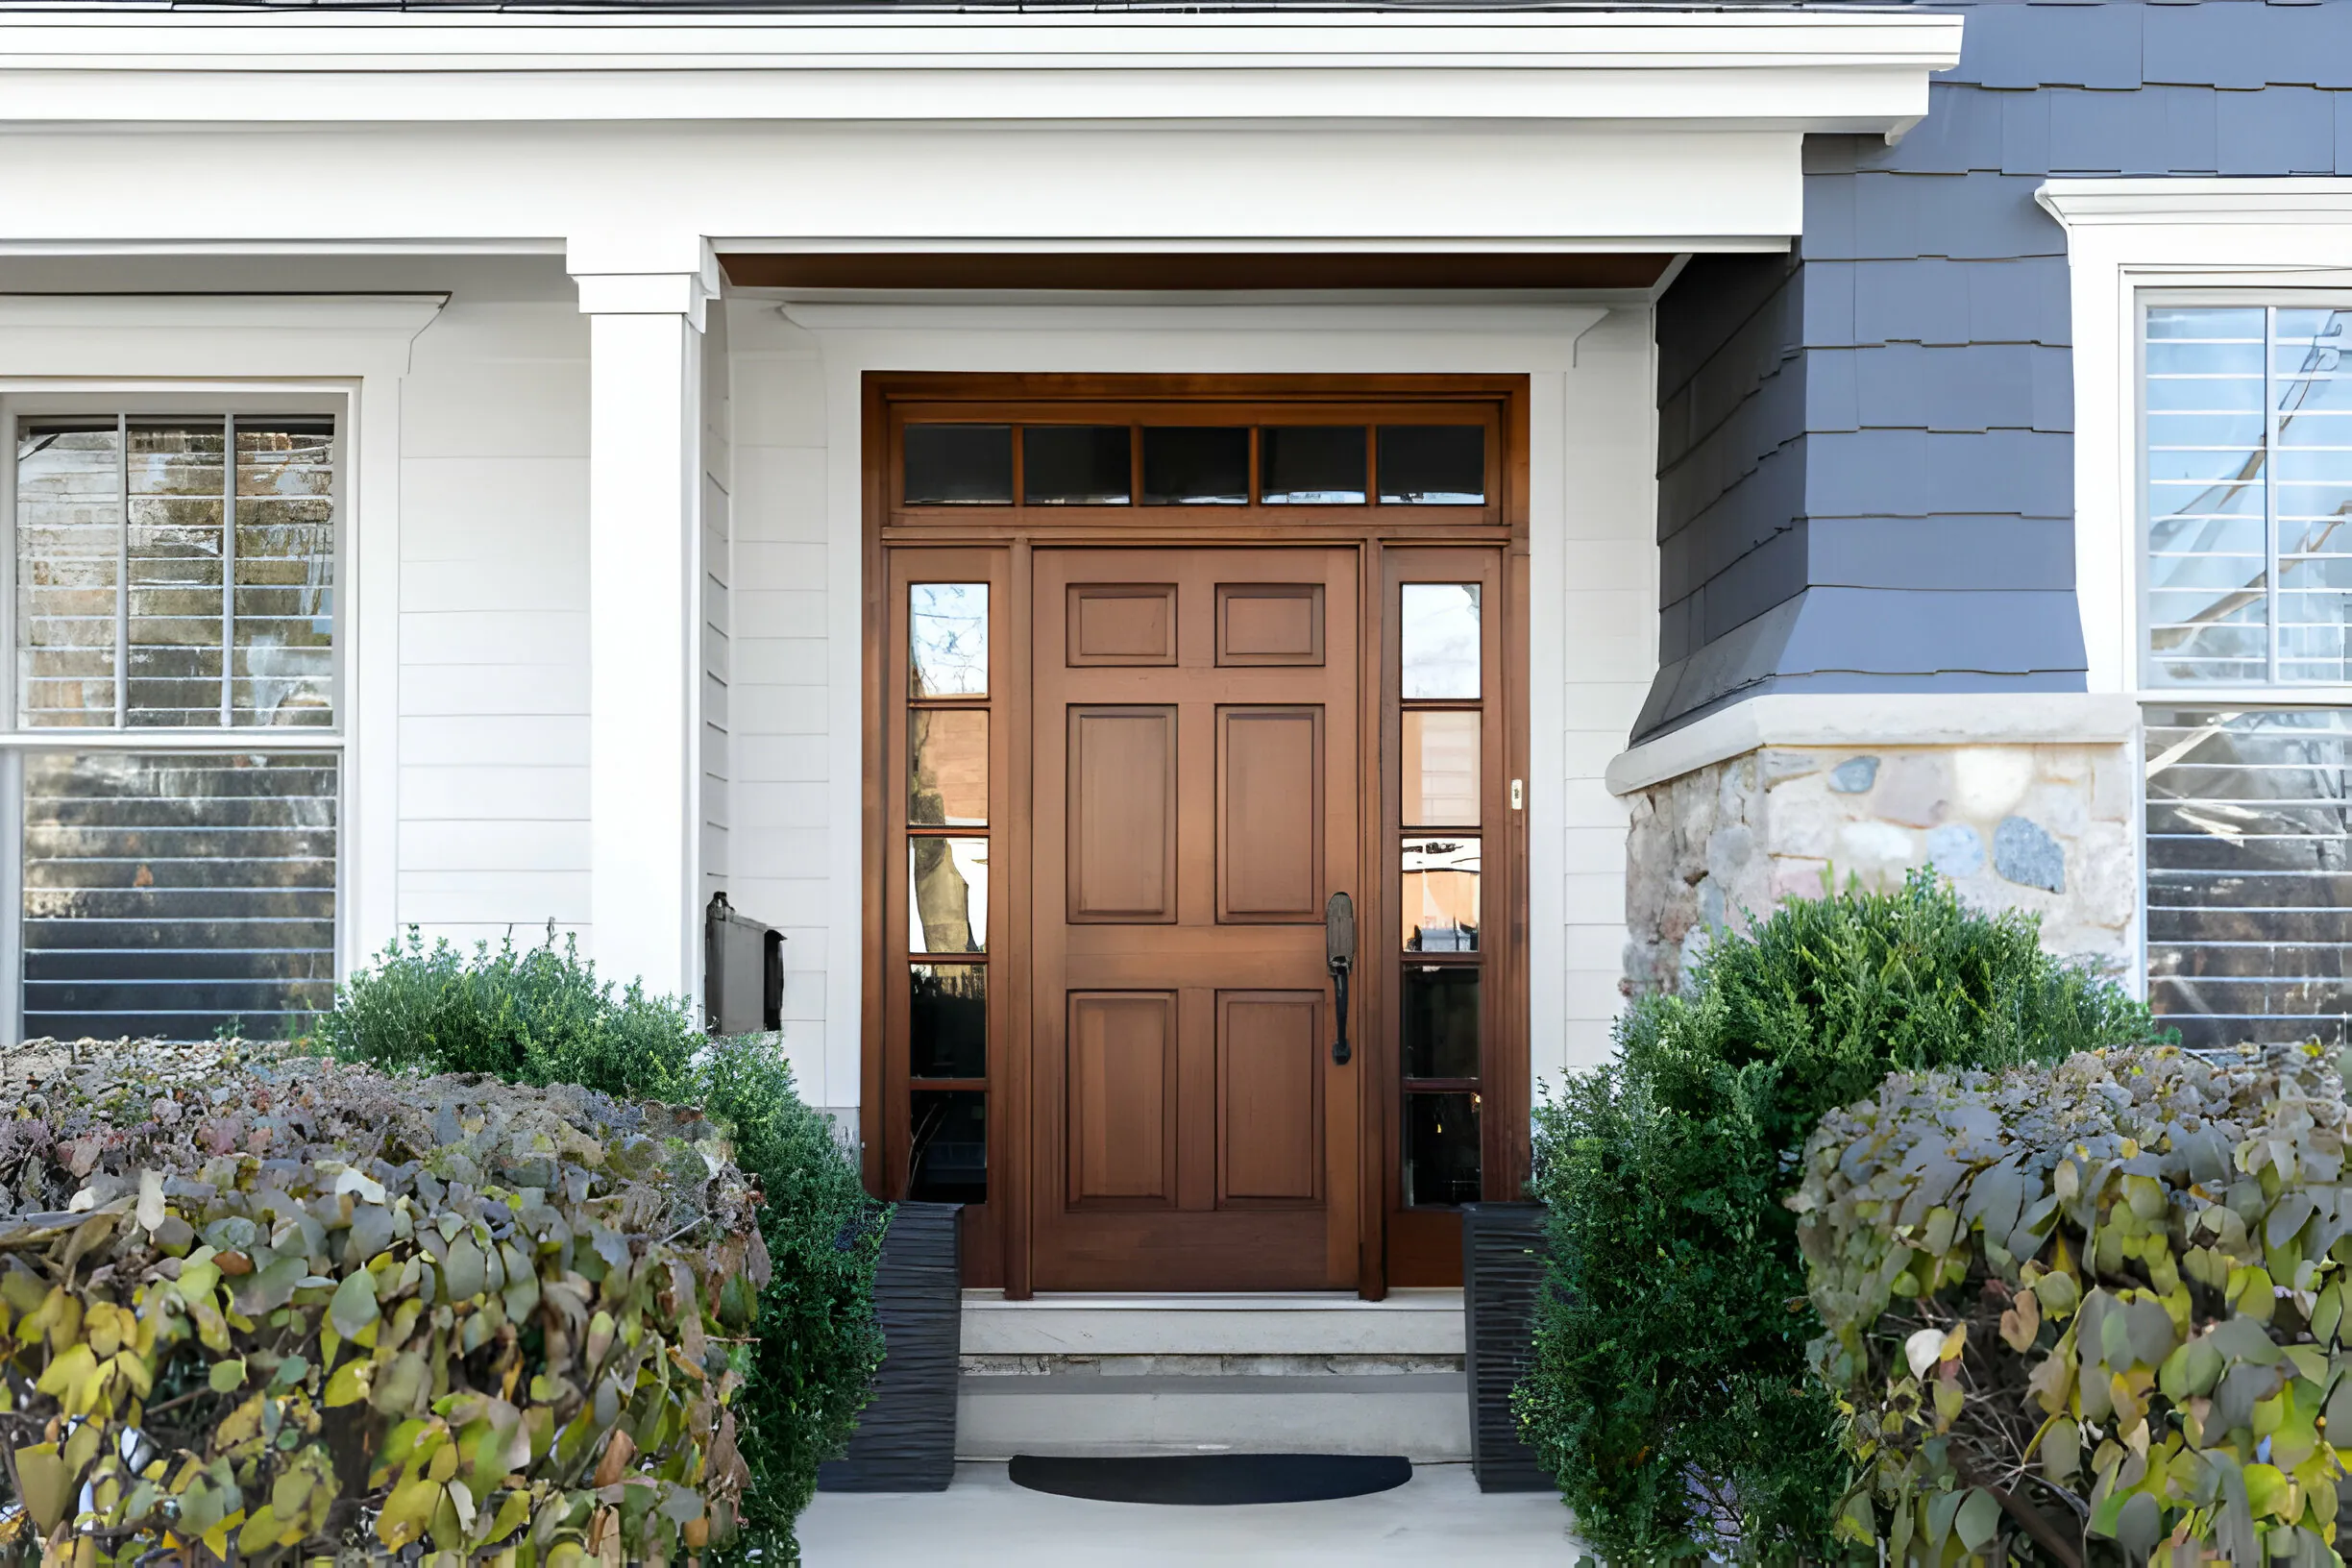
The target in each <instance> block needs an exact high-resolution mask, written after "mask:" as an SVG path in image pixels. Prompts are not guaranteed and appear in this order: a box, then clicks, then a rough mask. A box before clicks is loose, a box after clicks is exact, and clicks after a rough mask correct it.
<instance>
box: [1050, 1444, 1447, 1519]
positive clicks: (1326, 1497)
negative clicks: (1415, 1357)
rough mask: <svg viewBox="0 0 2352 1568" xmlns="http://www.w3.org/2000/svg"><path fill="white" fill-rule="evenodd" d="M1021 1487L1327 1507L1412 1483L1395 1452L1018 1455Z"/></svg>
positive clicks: (1197, 1503) (1132, 1498) (1131, 1499)
mask: <svg viewBox="0 0 2352 1568" xmlns="http://www.w3.org/2000/svg"><path fill="white" fill-rule="evenodd" d="M1009 1468H1010V1473H1011V1476H1012V1479H1013V1484H1014V1485H1016V1486H1026V1487H1028V1488H1029V1489H1030V1490H1031V1491H1033V1492H1052V1493H1054V1494H1056V1495H1057V1496H1060V1497H1085V1498H1091V1499H1093V1500H1094V1501H1095V1502H1098V1503H1173V1504H1182V1505H1187V1506H1189V1507H1223V1506H1228V1505H1232V1504H1237V1503H1323V1502H1328V1501H1330V1500H1331V1499H1333V1498H1337V1497H1362V1496H1364V1495H1365V1494H1366V1493H1368V1492H1384V1491H1387V1490H1388V1489H1389V1488H1390V1487H1392V1486H1402V1485H1404V1484H1405V1483H1406V1482H1409V1481H1410V1480H1412V1461H1411V1460H1410V1459H1407V1458H1398V1457H1396V1456H1393V1455H1361V1454H1178V1455H1171V1456H1168V1457H1165V1458H1103V1459H1060V1458H1042V1457H1041V1456H1038V1455H1035V1454H1016V1455H1015V1456H1014V1457H1013V1463H1012V1465H1011V1466H1010V1467H1009Z"/></svg>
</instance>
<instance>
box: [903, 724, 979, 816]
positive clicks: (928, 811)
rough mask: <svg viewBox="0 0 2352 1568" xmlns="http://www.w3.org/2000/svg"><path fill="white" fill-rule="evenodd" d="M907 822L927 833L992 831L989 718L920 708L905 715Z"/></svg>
mask: <svg viewBox="0 0 2352 1568" xmlns="http://www.w3.org/2000/svg"><path fill="white" fill-rule="evenodd" d="M907 821H910V822H916V823H919V824H921V825H923V826H926V827H986V826H987V825H988V713H987V711H986V710H985V709H977V708H961V709H939V708H916V709H914V710H913V711H911V712H909V713H908V714H907Z"/></svg>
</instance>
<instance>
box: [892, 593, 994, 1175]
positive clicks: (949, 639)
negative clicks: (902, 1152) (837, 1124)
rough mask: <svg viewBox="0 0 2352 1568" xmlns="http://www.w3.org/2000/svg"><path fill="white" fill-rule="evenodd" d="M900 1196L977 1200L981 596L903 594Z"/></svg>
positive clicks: (983, 725) (986, 691)
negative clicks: (904, 1078) (903, 1141)
mask: <svg viewBox="0 0 2352 1568" xmlns="http://www.w3.org/2000/svg"><path fill="white" fill-rule="evenodd" d="M907 628H908V629H907V669H908V672H909V675H908V690H907V712H906V724H907V747H906V759H907V761H906V797H907V813H906V820H907V844H906V864H907V931H906V935H905V948H904V954H903V962H904V963H905V964H906V966H907V999H908V1000H907V1047H908V1049H907V1061H908V1076H909V1079H910V1081H911V1088H910V1090H909V1091H908V1096H907V1124H908V1151H909V1157H908V1170H907V1187H906V1193H907V1196H908V1197H910V1198H913V1199H916V1200H919V1201H924V1202H934V1203H969V1204H976V1203H984V1202H986V1201H987V1199H988V1068H989V1039H988V965H989V956H990V955H989V856H990V850H991V845H992V838H991V835H990V832H989V695H990V685H989V585H988V584H987V583H985V582H919V583H915V584H913V585H911V586H910V587H909V588H908V590H907Z"/></svg>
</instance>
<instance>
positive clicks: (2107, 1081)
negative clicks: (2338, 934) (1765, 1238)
mask: <svg viewBox="0 0 2352 1568" xmlns="http://www.w3.org/2000/svg"><path fill="white" fill-rule="evenodd" d="M2341 1073H2342V1065H2341V1064H2340V1063H2339V1061H2338V1060H2337V1059H2336V1058H2335V1057H2333V1056H2332V1055H2329V1054H2325V1053H2323V1052H2322V1051H2321V1049H2320V1048H2319V1047H2318V1046H2316V1045H2302V1046H2286V1045H2275V1046H2270V1047H2268V1048H2266V1049H2257V1048H2254V1047H2247V1048H2245V1049H2243V1050H2242V1051H2239V1052H2237V1053H2235V1054H2233V1055H2231V1056H2229V1057H2226V1058H2223V1059H2220V1060H2206V1059H2200V1058H2198V1057H2194V1056H2191V1055H2188V1054H2186V1053H2184V1052H2182V1051H2180V1050H2179V1049H2177V1048H2175V1047H2170V1046H2166V1047H2156V1048H2149V1049H2139V1050H2119V1051H2111V1052H2105V1053H2101V1054H2097V1055H2083V1056H2078V1057H2075V1058H2073V1059H2072V1060H2070V1061H2069V1062H2067V1063H2065V1064H2063V1065H2062V1066H2057V1067H2018V1068H2012V1069H2010V1070H2009V1071H2006V1072H2003V1073H2000V1074H1998V1075H1994V1074H1988V1073H1982V1072H1969V1073H1951V1072H1930V1073H1899V1074H1896V1075H1894V1076H1892V1077H1890V1078H1888V1079H1887V1081H1886V1082H1885V1084H1884V1085H1883V1086H1882V1087H1881V1088H1880V1089H1879V1090H1878V1092H1877V1093H1876V1095H1875V1096H1874V1097H1873V1098H1871V1099H1868V1100H1865V1101H1863V1102H1861V1103H1860V1104H1857V1105H1854V1106H1852V1107H1850V1109H1847V1110H1843V1111H1838V1112H1834V1113H1832V1114H1831V1115H1828V1116H1827V1117H1825V1119H1824V1120H1823V1122H1822V1124H1821V1127H1820V1129H1819V1130H1818V1131H1817V1132H1816V1133H1815V1134H1814V1135H1813V1138H1812V1140H1811V1141H1810V1142H1809V1143H1808V1144H1807V1145H1806V1149H1805V1156H1804V1182H1803V1185H1802V1187H1801V1188H1800V1189H1799V1190H1798V1192H1797V1194H1796V1195H1795V1196H1794V1197H1793V1198H1792V1199H1791V1200H1790V1207H1791V1208H1792V1209H1794V1210H1796V1211H1797V1212H1798V1213H1801V1216H1802V1217H1801V1221H1800V1232H1799V1234H1800V1237H1801V1240H1802V1243H1803V1246H1804V1251H1805V1256H1806V1259H1807V1262H1808V1264H1809V1271H1810V1275H1811V1283H1812V1300H1813V1303H1814V1305H1815V1307H1816V1308H1817V1310H1818V1311H1819V1312H1820V1315H1821V1320H1822V1323H1823V1326H1824V1330H1825V1332H1824V1334H1823V1335H1822V1337H1821V1339H1820V1340H1819V1341H1818V1343H1817V1344H1816V1346H1815V1348H1814V1356H1815V1360H1816V1363H1817V1365H1818V1366H1819V1368H1820V1370H1821V1372H1822V1374H1823V1376H1824V1378H1825V1379H1826V1380H1827V1382H1828V1383H1829V1384H1831V1385H1832V1386H1834V1387H1835V1388H1836V1389H1837V1390H1838V1392H1839V1394H1840V1396H1841V1399H1842V1401H1843V1406H1844V1410H1845V1413H1846V1414H1847V1416H1848V1418H1849V1419H1848V1420H1847V1421H1846V1423H1845V1425H1844V1433H1845V1439H1846V1444H1847V1447H1848V1450H1849V1451H1850V1453H1851V1455H1852V1456H1853V1458H1854V1460H1855V1482H1854V1490H1853V1493H1852V1495H1850V1497H1849V1498H1848V1499H1847V1500H1846V1507H1845V1510H1844V1512H1843V1515H1842V1517H1841V1519H1840V1521H1839V1524H1840V1532H1841V1534H1843V1535H1845V1536H1846V1537H1848V1538H1849V1539H1851V1540H1853V1541H1855V1542H1857V1543H1859V1544H1861V1545H1863V1546H1865V1547H1874V1546H1882V1547H1883V1550H1884V1552H1885V1554H1886V1555H1887V1557H1889V1558H1892V1559H1893V1560H1896V1561H1901V1562H1913V1563H1922V1564H1932V1565H1935V1568H1947V1565H1951V1564H1957V1563H1960V1562H1962V1561H1964V1560H1967V1559H1970V1558H1976V1559H1981V1560H1987V1561H1991V1562H1996V1563H1997V1562H2000V1561H2002V1560H2003V1557H2004V1556H2006V1555H2008V1554H2009V1553H2017V1554H2019V1555H2024V1553H2025V1552H2026V1550H2027V1549H2028V1543H2030V1548H2031V1550H2032V1552H2033V1554H2034V1555H2036V1556H2040V1557H2041V1559H2042V1560H2044V1561H2048V1562H2059V1563H2079V1562H2081V1561H2084V1560H2086V1559H2087V1558H2088V1557H2089V1556H2092V1555H2093V1549H2094V1543H2096V1545H2097V1549H2098V1550H2099V1551H2101V1553H2102V1554H2103V1553H2108V1552H2115V1551H2120V1553H2121V1555H2122V1556H2123V1557H2124V1558H2125V1559H2126V1560H2128V1561H2134V1562H2137V1561H2141V1560H2144V1559H2145V1558H2146V1557H2147V1556H2148V1555H2149V1553H2150V1552H2151V1551H2153V1550H2154V1549H2155V1548H2156V1547H2157V1545H2158V1543H2159V1542H2161V1541H2165V1540H2168V1539H2169V1540H2171V1541H2173V1542H2174V1543H2175V1544H2176V1547H2177V1548H2178V1551H2177V1552H2176V1554H2175V1555H2174V1556H2173V1560H2174V1561H2176V1562H2193V1561H2197V1560H2200V1559H2202V1558H2204V1557H2207V1556H2216V1555H2217V1556H2223V1557H2226V1558H2227V1559H2228V1560H2230V1561H2232V1562H2237V1563H2262V1562H2266V1561H2277V1562H2281V1563H2290V1562H2291V1563H2294V1564H2297V1565H2298V1568H2309V1565H2317V1564H2325V1563H2332V1562H2337V1561H2340V1558H2339V1557H2338V1556H2337V1554H2336V1551H2335V1537H2336V1518H2337V1504H2338V1494H2339V1491H2340V1489H2341V1487H2342V1485H2343V1481H2344V1474H2345V1471H2344V1463H2343V1457H2344V1454H2345V1453H2347V1452H2352V1441H2348V1443H2347V1447H2346V1448H2345V1449H2339V1448H2337V1447H2335V1446H2333V1445H2332V1444H2331V1442H2330V1440H2329V1439H2330V1437H2331V1436H2332V1435H2337V1434H2343V1433H2352V1351H2347V1350H2346V1349H2345V1348H2344V1346H2343V1343H2342V1330H2343V1327H2344V1324H2343V1317H2344V1305H2345V1297H2346V1286H2345V1283H2344V1282H2345V1264H2346V1263H2347V1262H2352V1188H2347V1187H2346V1185H2345V1184H2344V1180H2343V1177H2344V1155H2345V1148H2346V1144H2347V1140H2352V1106H2347V1105H2346V1104H2345V1099H2344V1091H2343V1079H2342V1076H2341ZM2086 1532H2087V1535H2088V1539H2086ZM2002 1535H2008V1536H2010V1537H2012V1539H2011V1541H2010V1543H2008V1545H2007V1547H2006V1548H2005V1549H2004V1546H2003V1543H2002V1542H2001V1541H2000V1540H1999V1539H1998V1537H2000V1536H2002Z"/></svg>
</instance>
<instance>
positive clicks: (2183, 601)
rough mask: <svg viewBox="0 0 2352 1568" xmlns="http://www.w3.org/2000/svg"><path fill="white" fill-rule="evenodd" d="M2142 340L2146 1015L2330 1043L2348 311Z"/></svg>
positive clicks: (2345, 672) (2344, 627) (2339, 899)
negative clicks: (2158, 695)
mask: <svg viewBox="0 0 2352 1568" xmlns="http://www.w3.org/2000/svg"><path fill="white" fill-rule="evenodd" d="M2347 323H2352V305H2346V306H2341V307H2339V306H2335V305H2330V304H2324V303H2316V302H2312V303H2287V304H2258V305H2245V304H2220V303H2216V304H2213V305H2201V304H2180V305H2174V304H2167V305H2156V306H2148V307H2147V308H2146V309H2145V311H2144V336H2143V339H2142V344H2141V349H2142V355H2143V363H2144V380H2143V385H2142V410H2141V417H2142V420H2143V429H2144V453H2143V456H2144V470H2143V474H2144V485H2145V495H2146V507H2147V512H2146V522H2145V529H2146V531H2145V534H2144V548H2145V560H2144V568H2145V575H2144V595H2145V598H2144V617H2143V626H2142V637H2143V641H2142V645H2141V650H2142V655H2143V658H2144V684H2145V686H2147V687H2148V688H2153V689H2168V690H2166V696H2167V698H2168V700H2165V701H2163V702H2151V703H2150V704H2149V705H2148V706H2147V707H2146V708H2145V709H2144V716H2143V718H2144V723H2143V730H2144V735H2145V762H2144V776H2145V789H2146V845H2145V847H2146V854H2145V857H2144V858H2145V867H2146V879H2147V880H2146V894H2147V922H2148V923H2147V953H2148V997H2149V1001H2150V1003H2151V1005H2152V1006H2153V1007H2154V1008H2155V1009H2156V1011H2157V1012H2158V1013H2159V1014H2161V1015H2163V1016H2164V1017H2165V1018H2166V1021H2168V1023H2170V1024H2172V1025H2174V1026H2175V1027H2177V1028H2179V1029H2180V1030H2181V1032H2182V1037H2183V1039H2184V1040H2185V1041H2187V1042H2188V1043H2190V1044H2192V1045H2199V1046H2210V1045H2224V1044H2231V1043H2235V1042H2237V1041H2246V1040H2300V1039H2308V1038H2311V1037H2314V1036H2317V1037H2320V1038H2322V1039H2325V1040H2328V1041H2340V1040H2342V1039H2343V1038H2344V1037H2345V1031H2346V1019H2347V1016H2348V1015H2352V971H2348V968H2347V964H2348V960H2352V707H2347V706H2345V705H2344V698H2346V696H2347V695H2348V689H2352V372H2347V371H2346V369H2345V367H2344V365H2343V353H2342V351H2343V346H2344V344H2345V341H2346V338H2347V335H2352V334H2347V330H2346V329H2347ZM2200 688H2201V689H2203V691H2204V692H2206V693H2210V694H2213V695H2211V696H2206V697H2205V698H2204V699H2203V700H2202V701H2201V702H2200V701H2199V699H2198V698H2199V689H2200ZM2298 689H2300V695H2299V696H2298ZM2224 693H2226V694H2227V696H2226V699H2221V700H2217V698H2219V697H2221V695H2222V694H2224Z"/></svg>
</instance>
